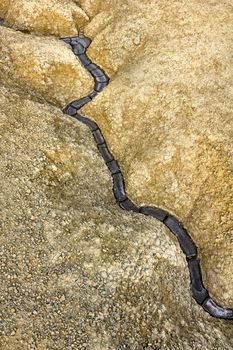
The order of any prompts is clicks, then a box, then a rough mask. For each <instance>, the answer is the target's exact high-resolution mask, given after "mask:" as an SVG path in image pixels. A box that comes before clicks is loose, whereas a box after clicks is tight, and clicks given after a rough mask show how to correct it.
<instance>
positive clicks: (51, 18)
mask: <svg viewBox="0 0 233 350" xmlns="http://www.w3.org/2000/svg"><path fill="white" fill-rule="evenodd" d="M0 16H2V17H5V21H6V25H7V26H10V27H12V28H14V29H19V30H22V31H25V32H32V31H33V32H35V33H41V34H54V35H72V34H76V32H77V29H80V28H83V26H84V25H85V24H86V23H88V21H89V17H88V15H87V14H86V13H85V12H84V11H83V10H82V9H81V8H80V7H79V6H78V5H77V4H75V2H74V1H72V0H30V1H27V0H14V1H9V0H1V3H0Z"/></svg>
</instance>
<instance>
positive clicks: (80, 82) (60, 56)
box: [0, 27, 93, 107]
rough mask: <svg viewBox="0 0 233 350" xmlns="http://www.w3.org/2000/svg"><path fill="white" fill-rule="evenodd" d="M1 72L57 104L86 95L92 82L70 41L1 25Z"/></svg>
mask: <svg viewBox="0 0 233 350" xmlns="http://www.w3.org/2000/svg"><path fill="white" fill-rule="evenodd" d="M0 76H1V78H2V79H7V80H8V84H11V85H13V86H15V85H17V86H18V87H19V88H22V89H23V90H26V91H28V92H31V93H33V95H34V97H35V98H37V99H40V100H47V101H49V102H51V103H54V104H56V105H59V106H60V107H62V106H65V105H66V104H67V103H68V101H70V100H74V99H76V98H80V97H82V96H85V95H87V94H88V93H89V92H90V91H91V90H92V85H93V83H92V80H91V79H90V77H89V75H88V73H87V72H86V70H85V69H84V68H83V67H82V65H81V64H80V62H79V61H78V60H77V59H76V58H75V56H74V54H73V53H72V51H71V49H70V47H69V45H67V44H65V43H64V42H62V41H60V40H57V39H55V38H52V37H50V38H47V37H38V36H35V35H28V34H22V33H20V32H15V31H14V30H12V29H7V28H5V27H0Z"/></svg>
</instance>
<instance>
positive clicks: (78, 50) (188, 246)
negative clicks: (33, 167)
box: [61, 34, 233, 320]
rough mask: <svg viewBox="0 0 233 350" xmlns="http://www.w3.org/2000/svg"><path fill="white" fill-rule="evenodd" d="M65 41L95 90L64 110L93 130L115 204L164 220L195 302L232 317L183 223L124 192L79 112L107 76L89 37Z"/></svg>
mask: <svg viewBox="0 0 233 350" xmlns="http://www.w3.org/2000/svg"><path fill="white" fill-rule="evenodd" d="M61 40H63V41H64V42H65V43H67V44H69V45H71V47H72V50H73V53H74V54H75V56H76V57H78V59H79V60H80V62H81V63H82V65H83V66H84V67H85V68H86V69H87V70H88V71H89V72H90V74H91V75H92V77H93V78H94V81H95V86H94V90H93V91H92V92H91V93H90V94H89V95H87V96H86V97H83V98H81V99H79V100H75V101H72V102H71V103H69V104H68V105H67V106H66V107H65V109H64V113H66V114H68V115H70V116H71V117H74V118H76V119H77V120H79V121H80V122H82V123H83V124H85V125H87V126H88V127H89V129H90V130H91V132H92V135H93V137H94V139H95V142H96V145H97V148H98V150H99V152H100V154H101V155H102V157H103V159H104V161H105V163H106V165H107V167H108V169H109V171H110V173H111V176H112V181H113V193H114V196H115V199H116V201H117V203H118V205H119V206H120V207H121V208H122V209H124V210H128V211H134V212H136V213H140V214H144V215H149V216H152V217H153V218H155V219H157V220H159V221H161V222H163V223H164V224H165V225H166V226H167V227H168V228H169V230H170V231H171V232H172V233H173V234H174V235H175V236H176V237H177V239H178V242H179V244H180V247H181V250H182V251H183V253H184V254H185V256H186V260H187V265H188V269H189V274H190V287H191V291H192V296H193V298H194V299H195V300H196V302H197V303H198V304H199V305H201V306H202V307H203V309H204V310H205V311H206V312H208V313H209V314H210V315H211V316H213V317H216V318H222V319H225V320H233V309H232V308H226V307H222V306H220V305H218V304H217V303H216V302H215V301H214V300H213V299H212V298H211V297H210V295H209V293H208V290H207V289H206V288H205V286H204V284H203V281H202V274H201V267H200V263H199V260H198V257H197V247H196V245H195V243H194V242H193V240H192V238H191V237H190V236H189V234H188V232H187V230H186V229H185V228H184V227H183V225H182V223H181V222H180V221H179V220H178V219H177V218H176V217H175V216H173V215H171V214H170V213H169V212H167V211H165V210H163V209H160V208H157V207H146V206H142V207H137V206H136V205H135V204H134V203H133V202H132V201H131V199H129V197H128V196H127V193H126V190H125V183H124V177H123V174H122V172H121V169H120V166H119V164H118V162H117V161H116V160H115V159H114V157H113V155H112V154H111V152H110V150H109V148H108V146H107V143H106V140H105V138H104V136H103V134H102V132H101V130H100V128H99V127H98V125H97V124H96V123H95V122H94V121H92V120H91V119H89V118H87V117H85V116H83V115H81V114H80V113H78V111H79V109H80V108H81V107H83V106H84V105H85V104H86V103H88V102H90V101H91V100H92V99H93V98H94V97H95V96H96V95H97V94H98V93H99V92H101V91H102V90H103V89H104V88H105V86H107V85H108V82H109V77H108V76H107V75H106V74H105V73H104V71H103V70H102V69H101V68H100V67H98V66H97V65H96V64H95V63H93V62H92V61H91V60H90V58H89V57H88V56H87V55H86V50H87V48H88V47H89V46H90V44H91V39H89V38H87V37H85V36H84V35H83V34H80V35H79V36H76V37H65V38H62V39H61Z"/></svg>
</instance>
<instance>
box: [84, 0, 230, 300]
mask: <svg viewBox="0 0 233 350" xmlns="http://www.w3.org/2000/svg"><path fill="white" fill-rule="evenodd" d="M108 11H109V13H110V14H111V17H112V18H114V20H113V21H112V22H110V23H109V24H108V25H107V26H106V27H105V28H103V29H102V27H101V26H102V20H101V21H100V25H99V27H98V25H97V19H96V20H95V19H93V20H92V21H94V28H100V32H99V33H98V35H97V36H96V37H95V38H94V40H93V43H92V45H91V47H90V49H89V51H88V53H89V55H90V56H91V57H92V59H93V60H94V61H97V62H98V64H100V65H101V66H102V67H103V68H104V69H105V70H106V72H108V73H109V74H110V76H111V81H110V84H109V86H108V87H107V88H106V89H105V91H104V92H103V93H102V94H101V95H99V97H97V98H96V100H95V102H94V103H91V104H89V105H88V106H86V107H85V108H84V109H83V111H84V113H87V114H88V115H91V116H92V117H93V118H94V119H95V120H96V121H97V123H98V124H99V125H100V127H101V129H102V130H103V131H104V134H105V136H106V138H107V140H108V143H109V145H110V146H111V149H112V151H113V153H114V154H115V156H116V157H117V158H118V159H119V161H120V163H121V165H122V167H123V170H124V174H125V176H126V184H127V189H128V193H129V194H130V196H131V198H133V199H134V200H135V201H136V202H137V203H138V204H154V205H158V206H160V207H162V208H165V209H168V210H169V211H170V212H173V213H175V214H176V215H177V216H179V217H180V219H181V220H182V221H183V222H184V223H185V225H186V227H187V228H188V230H189V232H190V234H191V236H192V237H193V238H194V240H195V241H196V243H197V245H198V246H199V250H200V256H201V261H202V264H203V267H204V269H205V272H206V274H205V280H206V281H207V284H208V286H209V288H210V290H211V291H212V292H213V293H215V294H216V295H219V298H220V300H221V301H222V302H224V303H226V304H229V305H231V306H233V286H232V277H231V276H232V274H233V263H232V251H233V240H232V220H233V205H232V203H233V175H232V155H233V149H232V136H233V123H232V107H233V103H232V92H231V86H232V84H233V70H232V62H231V52H232V50H233V46H232V39H233V27H232V25H231V23H232V20H233V11H232V9H231V8H229V5H228V2H221V4H220V3H214V4H213V2H212V1H207V2H206V3H205V5H203V4H201V3H200V2H199V1H196V0H194V1H191V2H188V3H187V4H184V3H183V2H182V3H179V2H178V3H177V2H173V1H166V2H164V1H159V2H156V4H155V3H154V2H149V1H148V2H146V3H144V2H139V1H136V0H135V1H132V2H131V3H130V4H129V3H128V4H127V5H126V4H125V2H124V1H121V4H119V3H117V6H115V4H114V5H113V4H112V6H110V7H109V10H108ZM138 13H143V16H138ZM92 21H91V22H90V23H89V24H88V26H87V33H90V34H92V29H91V28H92ZM94 30H96V29H94Z"/></svg>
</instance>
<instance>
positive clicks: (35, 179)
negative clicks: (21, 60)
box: [0, 87, 233, 350]
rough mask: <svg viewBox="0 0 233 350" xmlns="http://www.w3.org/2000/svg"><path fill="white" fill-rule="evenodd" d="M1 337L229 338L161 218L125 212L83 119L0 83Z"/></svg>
mask: <svg viewBox="0 0 233 350" xmlns="http://www.w3.org/2000/svg"><path fill="white" fill-rule="evenodd" d="M0 110H1V120H0V122H1V144H0V154H1V169H2V171H1V177H0V185H1V189H2V192H1V197H0V200H1V204H0V205H1V248H0V256H1V282H2V283H1V287H0V295H1V299H2V305H1V312H2V320H3V322H2V325H1V338H0V348H2V349H5V350H8V349H9V350H11V349H12V350H13V349H24V350H25V349H80V350H81V349H88V350H93V349H96V350H99V349H108V350H111V349H112V350H115V349H137V350H141V349H170V348H172V349H177V350H178V349H179V350H180V349H185V350H187V349H194V348H195V349H203V348H205V349H207V350H208V349H209V350H212V349H213V348H214V349H219V350H220V349H227V350H228V349H229V350H230V349H232V346H233V343H232V335H233V334H232V325H231V323H227V322H224V321H219V320H215V319H213V318H211V317H210V316H209V315H208V314H206V313H204V311H203V310H202V309H201V308H200V307H199V306H198V305H197V304H196V303H195V302H194V300H193V299H192V298H191V295H190V292H189V277H188V272H187V268H186V264H185V259H184V257H183V256H182V254H181V252H180V248H179V246H178V244H177V242H176V241H175V240H174V238H173V237H172V235H171V234H170V233H169V232H168V231H167V230H166V229H165V228H164V226H163V225H162V224H160V223H159V222H157V221H156V220H153V219H152V218H146V217H144V216H142V215H138V214H133V213H132V214H131V213H126V212H123V211H122V210H121V209H120V208H118V206H117V205H116V203H115V201H114V199H113V196H112V192H111V187H112V184H111V179H110V176H109V174H108V172H107V169H106V167H105V165H104V162H103V160H102V159H101V158H100V156H99V155H98V153H97V150H96V146H95V144H94V141H93V139H92V136H91V135H90V132H89V130H88V129H87V128H86V127H85V126H82V125H81V124H79V123H78V122H75V121H74V120H71V119H70V118H69V117H68V116H64V115H62V113H61V112H60V110H59V109H57V108H55V107H52V106H51V105H48V104H45V103H44V104H42V103H39V102H35V101H33V100H32V99H31V96H30V95H27V94H22V91H20V90H14V89H13V88H9V87H1V89H0Z"/></svg>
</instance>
